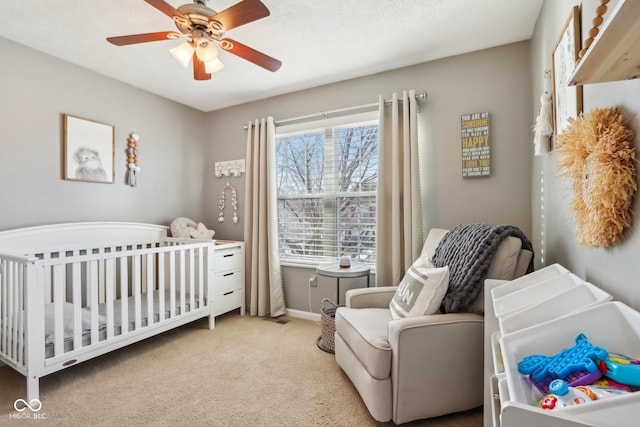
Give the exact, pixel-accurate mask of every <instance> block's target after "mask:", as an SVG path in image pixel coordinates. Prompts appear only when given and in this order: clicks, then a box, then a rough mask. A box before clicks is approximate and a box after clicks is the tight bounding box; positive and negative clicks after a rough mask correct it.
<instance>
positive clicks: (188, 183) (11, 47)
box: [0, 38, 206, 230]
mask: <svg viewBox="0 0 640 427" xmlns="http://www.w3.org/2000/svg"><path fill="white" fill-rule="evenodd" d="M0 52H2V55H3V64H2V66H1V67H0V82H1V83H0V84H2V96H1V97H0V118H1V119H0V120H1V122H2V125H1V126H0V147H2V167H1V168H0V182H1V183H2V197H1V200H2V208H1V209H0V212H1V213H0V230H3V229H8V228H15V227H23V226H31V225H38V224H47V223H56V222H71V221H89V220H113V221H137V222H151V223H159V224H165V225H168V224H169V223H170V222H171V221H172V220H173V219H174V218H175V217H177V216H188V217H193V218H202V217H203V213H202V212H203V209H202V197H203V190H204V185H203V174H204V161H203V159H202V150H203V144H204V143H205V140H206V139H205V133H204V128H205V127H204V125H203V123H204V121H205V115H204V114H203V113H201V112H199V111H197V110H194V109H191V108H188V107H184V106H182V105H179V104H176V103H174V102H171V101H167V100H165V99H163V98H160V97H157V96H155V95H151V94H149V93H147V92H143V91H141V90H138V89H135V88H133V87H131V86H129V85H126V84H124V83H120V82H118V81H115V80H113V79H110V78H107V77H104V76H101V75H99V74H96V73H94V72H91V71H88V70H86V69H84V68H81V67H78V66H75V65H73V64H70V63H67V62H64V61H61V60H58V59H55V58H53V57H51V56H49V55H46V54H44V53H41V52H38V51H35V50H33V49H30V48H27V47H24V46H22V45H20V44H17V43H14V42H11V41H9V40H6V39H3V38H0ZM64 113H67V114H71V115H74V116H79V117H83V118H87V119H91V120H95V121H99V122H103V123H107V124H110V125H114V126H115V165H114V168H115V184H96V183H86V182H76V181H65V180H63V179H62V176H63V172H62V164H63V161H62V157H63V156H62V145H63V144H62V141H63V114H64ZM132 131H135V132H137V133H138V134H139V135H140V141H139V152H140V153H139V159H140V167H141V172H140V174H139V184H138V186H137V187H135V188H132V187H129V186H127V185H126V184H125V171H126V155H125V149H126V148H127V137H128V136H129V133H130V132H132Z"/></svg>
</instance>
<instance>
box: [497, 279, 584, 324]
mask: <svg viewBox="0 0 640 427" xmlns="http://www.w3.org/2000/svg"><path fill="white" fill-rule="evenodd" d="M579 283H584V281H583V280H582V279H580V278H579V277H578V276H576V275H575V274H573V273H564V274H561V275H559V276H556V277H552V278H551V279H547V280H542V281H540V282H537V283H534V284H532V285H530V286H527V287H525V288H522V289H518V290H517V291H515V292H511V293H509V294H507V295H504V296H501V297H499V298H494V300H493V307H494V311H495V314H496V316H497V317H503V316H506V315H509V314H513V313H515V312H517V311H520V310H522V309H524V308H527V307H529V306H531V305H533V304H538V303H540V302H543V301H546V300H548V299H550V298H553V297H556V296H557V295H559V294H561V293H562V292H565V291H567V290H569V289H571V288H573V287H575V286H577V285H578V284H579Z"/></svg>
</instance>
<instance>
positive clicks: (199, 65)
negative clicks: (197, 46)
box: [193, 53, 211, 80]
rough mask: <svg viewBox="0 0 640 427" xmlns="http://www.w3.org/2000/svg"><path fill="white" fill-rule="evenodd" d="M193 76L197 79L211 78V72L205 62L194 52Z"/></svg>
mask: <svg viewBox="0 0 640 427" xmlns="http://www.w3.org/2000/svg"><path fill="white" fill-rule="evenodd" d="M193 78H194V79H195V80H209V79H210V78H211V74H209V73H207V70H206V69H205V65H204V62H202V61H201V60H200V58H198V55H196V54H195V53H194V54H193Z"/></svg>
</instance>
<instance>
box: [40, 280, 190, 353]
mask: <svg viewBox="0 0 640 427" xmlns="http://www.w3.org/2000/svg"><path fill="white" fill-rule="evenodd" d="M170 297H171V291H169V290H167V291H165V292H164V306H165V310H164V316H163V319H168V318H169V317H170V315H171V305H170V304H171V299H170ZM159 301H160V294H159V293H158V292H154V294H153V321H152V322H151V323H157V322H158V321H160V313H159V305H160V303H159ZM147 304H148V301H147V296H146V295H142V296H141V298H140V307H141V309H140V313H141V327H145V326H147V325H149V324H150V323H149V318H148V305H147ZM175 305H176V307H175V315H176V316H178V315H180V314H181V303H180V297H179V294H178V293H176V294H175ZM198 308H199V303H198V298H197V297H196V298H195V303H194V308H193V309H194V310H196V309H198ZM191 310H192V309H191V303H190V296H189V294H185V313H188V312H190V311H191ZM98 313H99V315H100V323H99V332H98V340H99V341H104V340H106V339H107V322H106V319H107V304H106V303H102V304H100V305H99V307H98ZM113 317H114V319H113V321H114V325H113V335H114V336H118V335H121V334H122V302H121V300H115V301H114V302H113ZM133 330H135V298H134V297H133V296H131V297H129V298H128V301H127V331H133ZM63 342H64V352H65V353H66V352H68V351H71V350H73V348H74V345H73V330H71V331H65V336H64V340H63ZM90 344H91V330H90V329H85V330H83V331H82V346H83V347H85V346H88V345H90ZM54 355H55V352H54V337H53V336H49V337H47V338H46V339H45V358H47V359H48V358H50V357H53V356H54Z"/></svg>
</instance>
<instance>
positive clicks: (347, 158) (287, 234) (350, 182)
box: [276, 114, 378, 264]
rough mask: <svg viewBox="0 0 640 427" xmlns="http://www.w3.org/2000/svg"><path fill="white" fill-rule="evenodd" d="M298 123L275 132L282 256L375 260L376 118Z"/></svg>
mask: <svg viewBox="0 0 640 427" xmlns="http://www.w3.org/2000/svg"><path fill="white" fill-rule="evenodd" d="M368 117H371V114H368ZM343 121H344V119H343ZM289 128H290V127H289ZM297 128H298V130H296V131H289V132H287V131H286V129H287V128H283V129H280V128H278V129H277V135H276V179H277V190H278V195H277V198H278V232H279V241H280V258H281V261H282V262H326V261H333V260H336V259H337V258H338V257H340V256H342V255H347V256H350V257H351V258H352V259H353V260H355V261H360V262H365V263H369V264H374V263H375V256H376V230H375V227H376V190H377V185H378V121H377V120H371V119H369V120H367V121H358V122H353V119H352V122H351V123H346V124H344V123H343V124H334V125H331V126H327V125H325V126H324V127H321V128H319V127H317V122H316V126H313V128H312V126H310V125H308V124H307V126H306V129H300V125H297Z"/></svg>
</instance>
